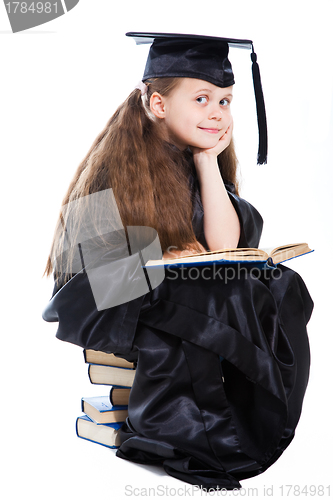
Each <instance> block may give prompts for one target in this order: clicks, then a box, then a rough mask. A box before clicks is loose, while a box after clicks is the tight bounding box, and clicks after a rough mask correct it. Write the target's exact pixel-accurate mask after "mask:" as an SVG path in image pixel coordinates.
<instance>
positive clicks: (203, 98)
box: [197, 96, 207, 104]
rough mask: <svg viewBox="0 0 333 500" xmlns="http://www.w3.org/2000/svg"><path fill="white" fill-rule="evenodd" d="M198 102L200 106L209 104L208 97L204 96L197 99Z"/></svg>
mask: <svg viewBox="0 0 333 500" xmlns="http://www.w3.org/2000/svg"><path fill="white" fill-rule="evenodd" d="M197 102H198V103H199V104H203V103H205V102H207V97H204V96H200V97H197Z"/></svg>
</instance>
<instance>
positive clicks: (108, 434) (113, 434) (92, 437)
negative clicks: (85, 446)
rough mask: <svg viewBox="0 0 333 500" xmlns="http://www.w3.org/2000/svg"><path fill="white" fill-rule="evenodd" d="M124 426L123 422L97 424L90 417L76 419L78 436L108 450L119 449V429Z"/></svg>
mask: <svg viewBox="0 0 333 500" xmlns="http://www.w3.org/2000/svg"><path fill="white" fill-rule="evenodd" d="M122 424H123V422H114V423H112V424H97V423H96V422H94V421H93V420H92V419H91V418H89V417H88V415H81V416H80V417H78V418H77V419H76V434H77V436H78V437H79V438H81V439H86V440H87V441H91V442H92V443H96V444H100V445H102V446H106V447H107V448H119V446H120V438H119V429H120V428H121V426H122Z"/></svg>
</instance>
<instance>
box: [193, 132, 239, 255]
mask: <svg viewBox="0 0 333 500" xmlns="http://www.w3.org/2000/svg"><path fill="white" fill-rule="evenodd" d="M231 135H232V123H231V124H230V126H229V127H228V129H227V131H226V132H225V134H224V135H223V136H222V138H221V139H220V141H219V143H218V145H217V146H216V147H215V148H212V149H207V150H200V149H198V148H193V159H194V165H195V168H196V171H197V176H198V181H199V184H200V193H201V201H202V205H203V209H204V233H205V239H206V241H207V244H208V247H209V249H210V250H211V251H214V250H219V249H222V248H236V247H237V245H238V241H239V237H240V223H239V219H238V216H237V213H236V210H235V209H234V207H233V204H232V203H231V201H230V198H229V195H228V193H227V191H226V188H225V186H224V182H223V179H222V177H221V174H220V170H219V167H218V163H217V155H218V154H219V153H221V152H222V151H223V150H224V149H225V148H226V147H227V146H228V145H229V144H230V141H231Z"/></svg>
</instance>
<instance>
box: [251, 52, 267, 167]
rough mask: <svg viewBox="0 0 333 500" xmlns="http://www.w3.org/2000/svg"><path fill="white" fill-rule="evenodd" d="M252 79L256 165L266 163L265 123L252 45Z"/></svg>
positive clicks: (264, 112)
mask: <svg viewBox="0 0 333 500" xmlns="http://www.w3.org/2000/svg"><path fill="white" fill-rule="evenodd" d="M251 59H252V78H253V87H254V94H255V98H256V107H257V119H258V132H259V148H258V157H257V163H258V165H263V164H265V163H267V122H266V111H265V101H264V95H263V92H262V87H261V79H260V71H259V66H258V63H257V54H256V53H255V52H254V49H253V45H252V54H251Z"/></svg>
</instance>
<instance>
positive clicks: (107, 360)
mask: <svg viewBox="0 0 333 500" xmlns="http://www.w3.org/2000/svg"><path fill="white" fill-rule="evenodd" d="M83 355H84V361H85V362H86V363H90V364H94V365H106V366H119V367H121V368H134V363H131V362H130V361H127V360H126V359H123V358H118V357H117V356H115V355H114V354H108V353H106V352H102V351H94V350H93V349H84V350H83Z"/></svg>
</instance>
